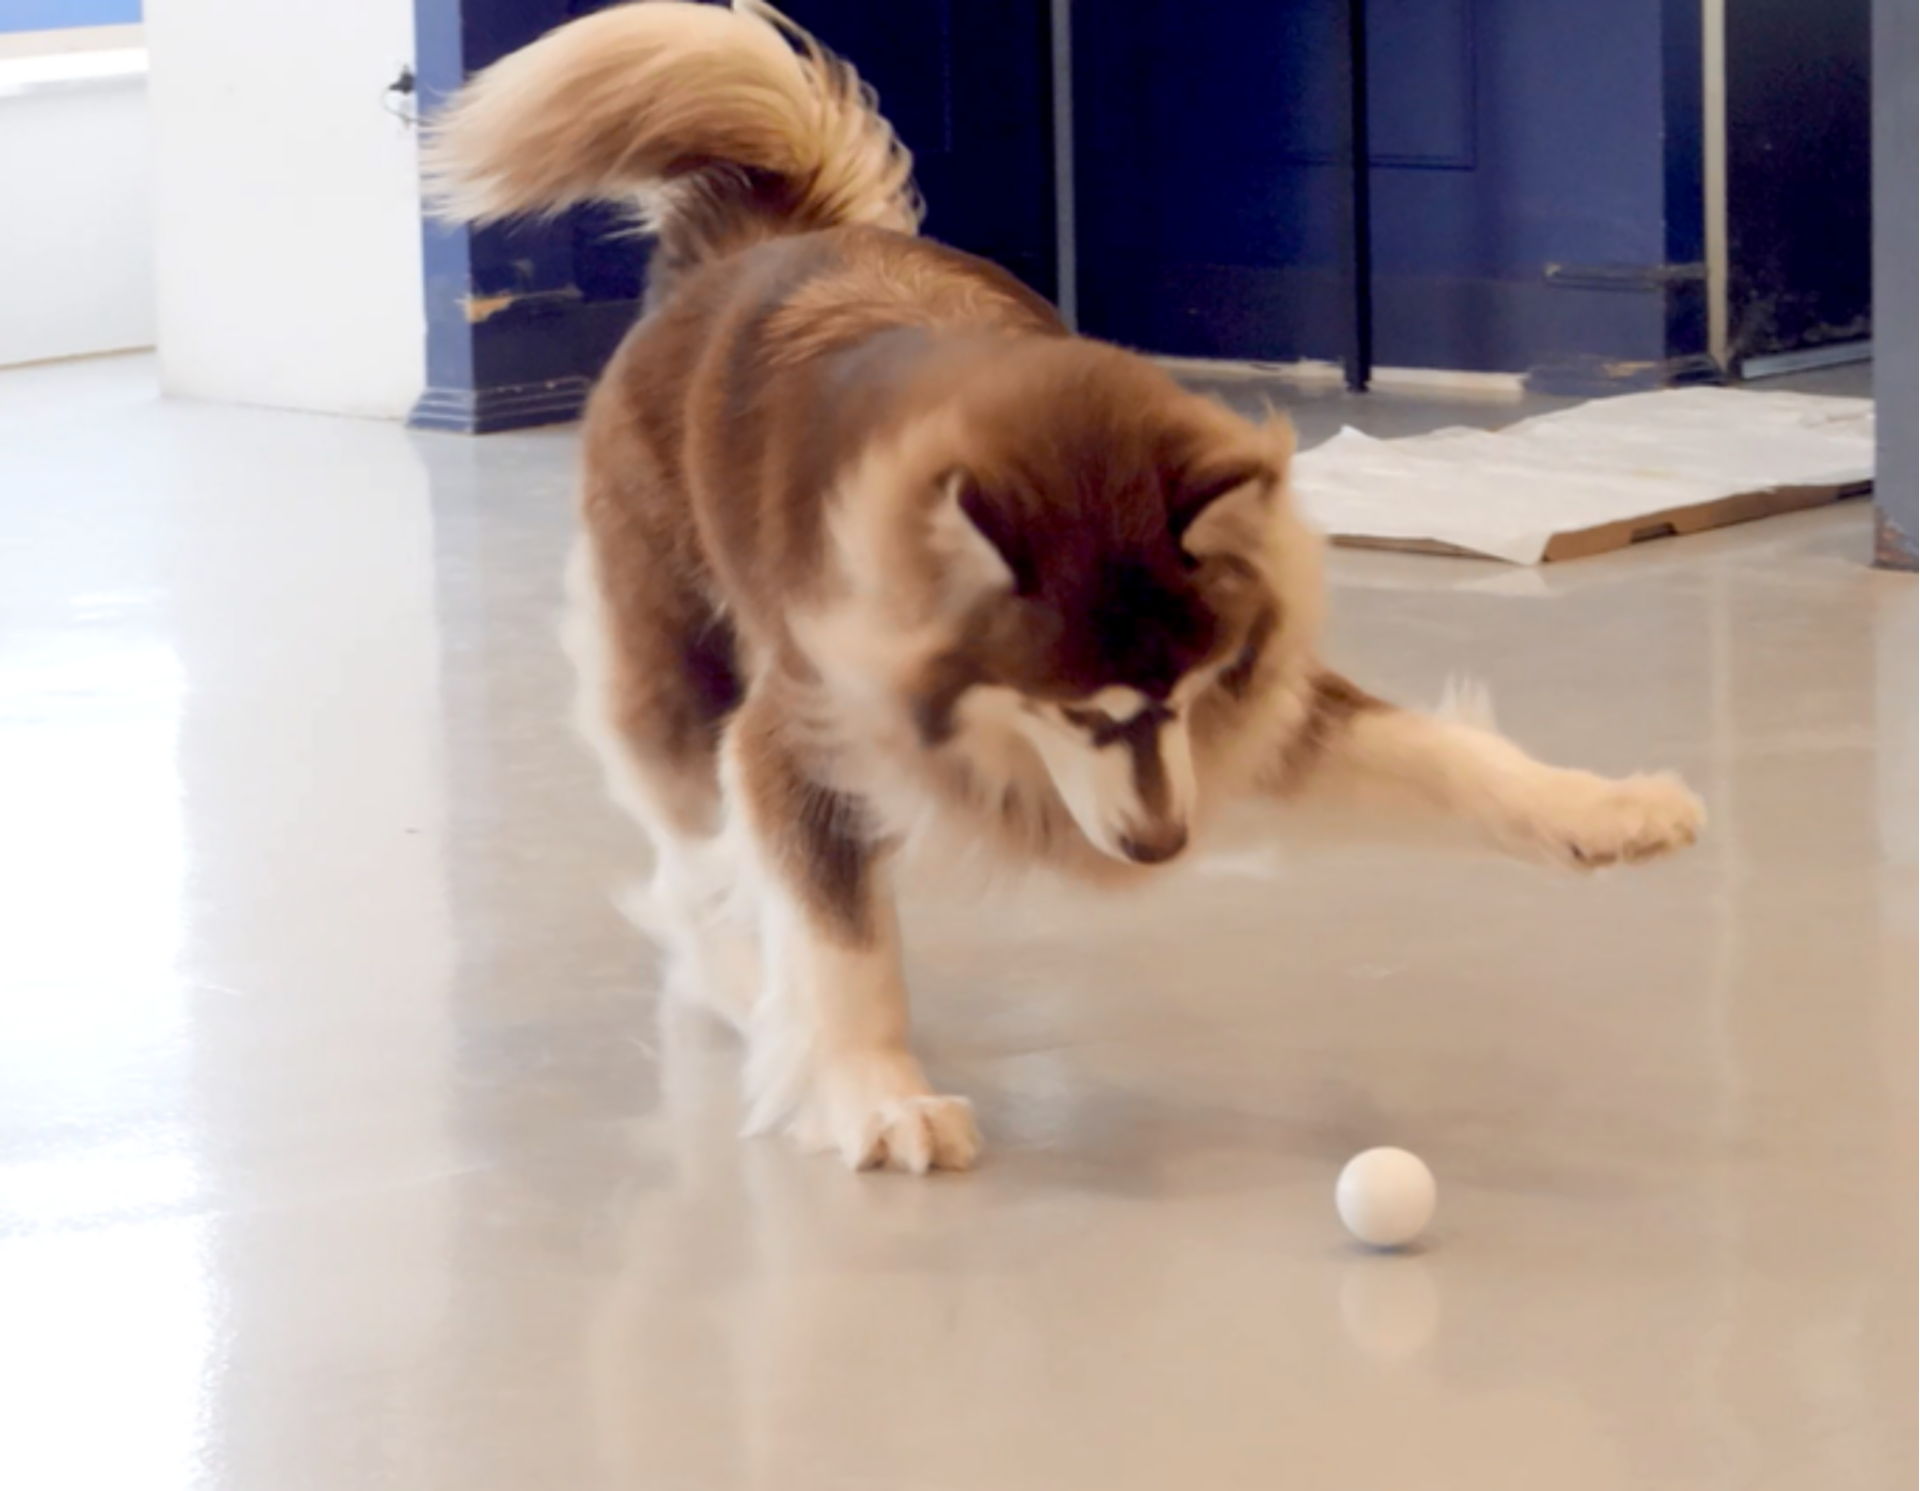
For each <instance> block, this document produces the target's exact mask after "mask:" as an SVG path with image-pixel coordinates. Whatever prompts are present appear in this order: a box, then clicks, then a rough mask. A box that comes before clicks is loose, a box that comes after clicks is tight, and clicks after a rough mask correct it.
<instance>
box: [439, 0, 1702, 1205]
mask: <svg viewBox="0 0 1920 1491" xmlns="http://www.w3.org/2000/svg"><path fill="white" fill-rule="evenodd" d="M909 167H910V162H909V159H908V157H907V154H906V152H905V151H904V150H903V149H902V148H901V146H900V144H899V142H898V141H897V140H896V139H895V138H894V135H893V131H892V130H891V128H890V127H889V126H888V125H887V123H886V121H885V120H884V119H882V118H881V117H880V115H879V114H878V113H877V112H876V110H875V108H874V104H873V99H872V96H871V94H870V93H869V92H868V91H867V90H865V89H864V88H863V87H862V85H861V84H860V82H859V80H858V78H857V77H856V76H855V75H854V73H853V71H852V70H851V69H850V68H849V67H848V66H847V65H846V64H845V63H844V62H842V61H841V60H840V59H838V58H836V57H834V56H832V55H831V54H829V53H827V52H826V51H825V50H824V49H822V48H821V47H820V46H818V45H817V44H816V43H815V42H814V41H813V40H812V39H811V38H809V37H807V36H806V35H804V34H803V33H801V32H800V31H798V30H797V29H796V28H794V27H793V26H791V25H790V24H789V23H787V22H786V21H785V20H784V19H783V18H781V17H779V16H778V15H776V14H775V13H773V12H771V11H769V10H767V9H765V8H764V7H762V6H760V5H758V4H756V3H739V4H737V5H736V8H735V9H732V10H727V9H722V8H718V7H714V6H707V5H695V4H685V3H677V0H648V3H642V4H634V5H627V6H622V7H619V8H616V9H612V10H607V11H602V12H600V13H598V14H595V15H592V16H589V17H587V18H585V19H582V20H578V21H574V22H572V23H571V24H569V25H567V26H564V27H562V28H560V29H559V30H557V31H555V32H553V33H552V34H550V35H548V36H546V37H544V38H543V39H541V40H540V41H537V42H535V43H534V44H533V45H532V46H529V47H527V48H526V49H525V50H523V51H521V52H519V53H516V54H515V55H513V56H511V57H508V58H506V59H505V60H504V61H502V62H500V63H498V64H496V65H495V66H493V67H491V68H489V69H487V70H486V71H485V72H483V73H481V74H480V75H479V76H478V77H476V78H475V79H474V80H473V81H472V82H471V83H469V84H468V85H467V86H466V87H465V88H464V89H463V90H462V91H461V92H460V94H459V95H458V96H457V98H456V99H455V100H454V101H453V102H452V104H451V105H450V107H449V108H448V110H447V111H446V112H445V113H444V114H443V115H442V116H441V118H440V120H439V121H438V124H437V125H436V127H435V129H434V132H433V135H432V138H431V140H430V142H429V146H428V153H427V169H428V176H429V183H430V187H431V190H432V191H433V193H434V194H435V196H436V198H437V201H438V203H439V204H440V208H441V210H442V212H443V214H444V215H446V216H448V217H449V218H453V219H457V220H467V221H484V220H489V219H497V218H504V217H509V216H513V215H516V214H535V213H551V212H554V211H557V210H559V209H562V208H565V207H568V206H571V205H573V204H575V203H579V202H584V201H588V200H612V201H625V202H630V203H634V204H636V205H637V206H638V208H639V210H640V212H641V213H642V215H643V221H644V223H645V224H646V226H647V227H648V228H649V229H650V230H651V231H652V232H653V233H654V234H656V235H657V237H658V248H657V252H656V254H655V257H654V260H653V266H652V278H651V284H650V287H649V296H648V310H647V314H646V316H645V317H644V319H642V320H641V321H640V323H639V324H638V325H637V326H635V327H634V329H633V330H632V332H630V333H629V334H628V336H627V339H626V341H625V343H624V345H623V346H622V347H621V348H620V350H619V352H618V354H617V355H616V356H615V357H614V359H613V362H612V364H611V365H610V366H609V368H608V369H607V372H606V375H605V377H604V379H603V381H602V382H601V384H600V386H599V388H598V390H597V391H596V392H595V394H594V397H593V400H592V404H591V407H590V408H589V410H588V413H587V420H586V430H585V475H584V491H583V494H582V498H581V516H582V519H583V524H584V529H585V536H584V541H583V544H582V548H581V551H580V557H579V560H578V563H577V565H576V573H575V575H574V580H575V599H576V601H577V603H578V605H577V610H578V613H579V614H578V616H577V619H576V622H575V624H574V627H573V631H572V639H571V640H572V648H573V651H574V653H575V656H576V659H577V661H578V662H579V663H580V665H581V668H582V680H583V685H584V687H583V696H584V697H583V704H584V707H583V710H582V718H583V724H584V725H585V727H586V729H587V733H588V735H589V737H590V738H591V739H592V740H593V741H594V742H595V744H596V745H597V747H598V748H599V750H600V753H601V755H602V757H603V759H604V761H605V762H606V764H607V769H608V772H609V776H610V779H611V782H612V785H613V788H614V792H615V795H616V796H617V798H618V799H619V801H620V802H621V803H622V804H623V805H624V806H625V807H626V808H627V809H628V810H630V811H631V812H632V813H633V814H634V816H635V817H636V818H638V819H639V821H640V822H641V823H642V824H643V825H644V826H645V828H646V829H647V830H648V832H649V834H650V835H651V837H652V839H653V842H654V844H655V847H656V850H657V857H658V865H657V870H656V877H655V882H654V893H653V911H652V912H651V913H650V914H651V916H652V921H653V925H654V927H656V928H657V930H658V932H659V935H660V936H661V937H662V939H663V940H664V941H665V942H666V943H667V945H668V946H669V948H670V949H671V950H672V951H673V952H674V953H675V954H677V960H678V962H677V966H678V969H679V975H680V979H679V981H680V982H681V984H682V985H683V986H684V987H690V988H696V987H697V988H698V989H700V990H701V991H702V992H703V993H704V995H705V997H706V998H707V999H708V1000H710V1001H711V1003H712V1004H713V1005H714V1006H715V1007H716V1008H717V1009H719V1010H720V1011H721V1012H722V1013H723V1014H725V1015H727V1016H728V1017H729V1018H731V1019H732V1020H733V1021H734V1022H735V1023H736V1024H737V1025H738V1026H739V1027H740V1028H741V1030H742V1031H743V1032H744V1034H745V1036H746V1038H747V1041H748V1048H749V1056H748V1100H749V1107H750V1119H749V1128H750V1129H754V1130H760V1129H768V1128H780V1129H785V1130H787V1131H788V1132H790V1133H792V1134H794V1135H795V1136H796V1137H797V1138H799V1139H800V1140H801V1141H802V1142H803V1143H805V1144H808V1145H810V1146H830V1147H832V1148H834V1149H837V1150H838V1151H839V1153H840V1154H841V1156H842V1157H843V1158H844V1159H845V1160H846V1161H847V1163H848V1164H850V1165H854V1166H860V1167H865V1166H878V1165H886V1166H893V1167H896V1168H900V1169H906V1170H912V1171H916V1172H918V1171H925V1170H927V1169H929V1168H933V1167H948V1168H965V1167H966V1166H969V1165H971V1164H972V1163H973V1162H974V1159H975V1156H976V1154H977V1153H978V1149H979V1138H978V1134H977V1131H976V1129H975V1126H974V1121H973V1116H972V1110H971V1108H970V1107H969V1105H968V1104H967V1102H966V1100H965V1099H964V1098H957V1097H944V1096H938V1095H936V1094H935V1093H934V1092H933V1091H932V1089H931V1088H930V1087H929V1085H928V1083H927V1080H926V1077H925V1075H924V1073H923V1072H922V1070H921V1067H920V1064H919V1062H918V1061H917V1060H916V1059H915V1058H914V1055H913V1053H912V1051H911V1050H910V1049H909V1046H908V1040H907V998H906V989H905V987H904V984H903V982H902V978H901V965H900V950H899V938H898V929H897V922H896V918H895V913H894V908H893V901H892V889H891V882H892V878H893V874H894V869H895V864H896V862H897V860H898V859H899V857H900V854H901V852H902V851H903V850H909V849H916V848H917V849H928V848H931V849H932V850H933V851H934V852H935V853H936V854H939V855H941V856H942V857H943V860H944V861H945V862H955V863H957V862H959V861H962V860H972V861H976V862H978V861H985V862H987V863H989V864H1011V865H1036V864H1040V865H1050V866H1053V867H1056V868H1058V869H1061V870H1064V871H1067V872H1069V873H1072V874H1076V875H1081V876H1089V877H1095V878H1106V879H1127V878H1130V877H1137V876H1141V875H1144V874H1146V873H1147V872H1148V867H1150V866H1154V865H1159V864H1162V863H1164V862H1166V861H1169V860H1172V859H1174V858H1175V857H1176V856H1178V855H1180V854H1181V852H1182V851H1183V850H1184V849H1185V848H1186V846H1187V845H1188V844H1189V843H1190V842H1191V841H1192V840H1193V839H1194V838H1195V837H1196V836H1197V835H1198V834H1199V833H1200V832H1201V831H1202V830H1203V829H1205V828H1206V826H1207V825H1208V823H1209V822H1210V821H1212V820H1214V819H1217V818H1218V817H1219V816H1220V814H1221V812H1222V810H1223V808H1225V807H1226V806H1227V805H1228V804H1230V803H1231V802H1233V800H1234V799H1235V798H1236V797H1239V796H1242V795H1245V794H1261V795H1264V796H1266V797H1267V798H1269V799H1272V800H1276V801H1281V802H1286V803H1293V804H1297V805H1302V806H1309V807H1314V806H1317V807H1323V808H1324V807H1338V808H1346V809H1361V810H1364V811H1366V812H1367V813H1369V814H1370V815H1371V816H1372V817H1373V818H1374V819H1375V820H1376V821H1378V820H1379V819H1381V818H1382V817H1384V818H1385V819H1387V820H1389V821H1390V822H1391V823H1393V824H1396V825H1402V826H1408V827H1413V826H1417V825H1418V824H1419V823H1420V821H1421V820H1425V822H1426V824H1427V826H1429V827H1434V826H1438V827H1451V828H1454V829H1457V830H1462V831H1464V835H1465V836H1467V837H1471V838H1474V839H1477V840H1479V841H1480V842H1481V843H1483V844H1485V845H1488V846H1492V847H1495V848H1497V849H1499V850H1501V851H1504V852H1506V853H1508V854H1511V855H1515V856H1519V857H1522V858H1529V859H1534V860H1541V861H1545V862H1548V863H1552V864H1561V865H1567V866H1572V867H1576V868H1591V867H1594V866H1600V865H1608V864H1614V863H1618V862H1636V861H1641V860H1646V859H1651V858H1653V857H1655V856H1657V855H1660V854H1663V853H1666V852H1667V851H1669V850H1673V849H1677V848H1680V847H1681V846H1683V845H1686V844H1689V843H1691V842H1692V841H1693V839H1694V836H1695V834H1696V833H1697V832H1698V830H1699V828H1700V826H1701V823H1702V821H1703V815H1702V811H1701V807H1700V804H1699V802H1698V801H1697V800H1696V799H1695V798H1694V797H1693V796H1692V795H1691V794H1690V793H1689V792H1688V791H1687V790H1686V788H1685V787H1684V786H1682V785H1681V783H1680V782H1679V781H1677V780H1676V779H1674V778H1672V777H1670V776H1636V777H1630V778H1627V779H1625V780H1618V781H1613V780H1607V779H1604V778H1601V777H1597V776H1594V775H1591V774H1589V773H1586V772H1581V771H1569V770H1560V769H1556V768H1553V767H1549V766H1545V765H1542V764H1540V763H1539V762H1536V761H1534V760H1533V759H1531V758H1530V757H1528V756H1527V755H1526V754H1525V753H1524V752H1522V751H1521V750H1520V749H1519V748H1517V747H1516V746H1514V745H1512V744H1510V743H1509V742H1508V741H1506V740H1505V739H1503V738H1501V737H1500V736H1499V735H1497V734H1495V733H1493V731H1492V729H1491V728H1490V726H1489V724H1488V723H1487V722H1486V721H1484V720H1480V721H1475V720H1470V719H1466V718H1461V717H1459V716H1458V715H1457V714H1454V715H1449V714H1447V713H1444V712H1443V713H1442V714H1439V715H1426V714H1418V713H1413V712H1409V711H1405V710H1401V709H1397V708H1393V707H1391V706H1389V705H1387V704H1385V703H1382V702H1381V701H1380V700H1378V699H1375V698H1373V697H1371V696H1370V695H1368V694H1366V693H1364V692H1363V691H1361V690H1360V689H1358V688H1356V687H1354V686H1353V685H1352V684H1350V683H1347V682H1346V681H1345V680H1343V679H1341V678H1339V677H1337V676H1335V675H1334V674H1332V673H1330V672H1328V671H1327V670H1326V669H1324V668H1323V667H1321V666H1320V664H1319V663H1318V662H1317V660H1316V644H1317V638H1318V634H1319V631H1320V620H1321V609H1322V587H1321V576H1320V542H1319V540H1318V538H1317V537H1316V536H1315V535H1314V534H1313V533H1312V532H1311V531H1310V530H1309V529H1308V528H1307V527H1306V526H1305V525H1304V524H1303V523H1302V522H1301V520H1300V518H1299V517H1298V516H1297V515H1296V513H1295V512H1294V510H1293V508H1292V506H1291V505H1290V503H1289V500H1288V495H1287V465H1288V460H1289V457H1290V456H1291V454H1292V449H1293V441H1292V435H1291V432H1290V430H1289V428H1288V426H1287V425H1286V424H1285V423H1284V421H1282V420H1279V419H1277V418H1275V419H1270V420H1268V421H1267V422H1266V423H1263V424H1256V423H1250V422H1248V421H1246V420H1244V419H1241V418H1239V417H1237V416H1236V415H1234V414H1232V413H1230V412H1228V411H1227V410H1225V409H1223V408H1221V407H1219V406H1217V405H1215V404H1213V403H1211V402H1209V401H1207V400H1205V399H1203V398H1200V397H1197V396H1195V395H1193V394H1190V393H1188V392H1186V391H1184V390H1183V389H1181V388H1180V387H1179V386H1178V385H1177V384H1175V383H1174V382H1173V381H1172V379H1170V378H1169V377H1167V376H1166V375H1165V374H1164V373H1163V372H1161V371H1160V370H1159V369H1157V368H1156V367H1154V365H1153V364H1151V363H1149V362H1147V361H1146V360H1144V359H1142V358H1140V357H1136V356H1133V355H1131V354H1129V353H1126V352H1122V351H1120V350H1118V349H1116V348H1114V347H1110V346H1105V345H1102V344H1101V343H1098V342H1094V341H1089V340H1085V339H1083V338H1079V337H1074V336H1070V335H1068V334H1067V332H1066V330H1065V328H1064V327H1063V326H1062V325H1061V323H1060V320H1059V318H1058V317H1057V316H1056V315H1055V313H1054V311H1053V310H1052V309H1051V308H1050V307H1049V306H1048V305H1047V304H1045V303H1044V302H1043V301H1042V300H1040V299H1039V298H1037V297H1036V296H1034V295H1033V294H1031V293H1030V292H1029V291H1027V290H1026V289H1025V288H1023V287H1022V286H1021V285H1020V284H1018V283H1017V282H1016V281H1014V280H1013V279H1012V278H1011V277H1009V276H1008V275H1006V274H1005V273H1003V272H1002V271H1000V270H998V269H996V268H994V267H993V266H992V265H990V264H986V263H983V262H981V261H979V260H977V259H973V258H970V257H968V256H967V255H964V254H960V253H956V252H954V251H953V250H951V249H946V248H942V247H940V246H938V245H936V244H932V243H929V242H927V241H925V240H924V239H921V238H919V237H917V236H916V230H917V227H918V224H919V220H920V203H919V199H918V197H917V196H916V195H915V193H914V191H913V188H912V186H911V185H910V180H909Z"/></svg>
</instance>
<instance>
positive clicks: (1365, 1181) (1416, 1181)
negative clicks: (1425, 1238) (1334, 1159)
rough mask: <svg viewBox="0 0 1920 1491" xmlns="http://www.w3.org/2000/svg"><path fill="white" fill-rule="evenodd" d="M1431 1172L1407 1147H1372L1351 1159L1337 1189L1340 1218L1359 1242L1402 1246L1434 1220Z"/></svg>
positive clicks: (1341, 1174)
mask: <svg viewBox="0 0 1920 1491" xmlns="http://www.w3.org/2000/svg"><path fill="white" fill-rule="evenodd" d="M1433 1202H1434V1185H1433V1172H1432V1171H1431V1170H1429V1169H1428V1168H1427V1167H1426V1164H1425V1162H1424V1161H1422V1160H1421V1158H1420V1157H1419V1156H1418V1155H1414V1154H1408V1153H1407V1152H1406V1151H1405V1150H1404V1149H1369V1150H1367V1151H1366V1152H1365V1153H1363V1154H1357V1155H1355V1156H1354V1157H1353V1158H1352V1159H1350V1160H1348V1161H1347V1168H1346V1169H1344V1170H1342V1171H1341V1172H1340V1183H1339V1184H1338V1185H1337V1186H1336V1187H1335V1188H1334V1192H1333V1204H1334V1206H1335V1207H1337V1208H1338V1209H1339V1212H1340V1220H1341V1221H1343V1222H1345V1223H1346V1224H1347V1231H1349V1232H1351V1233H1352V1234H1353V1235H1354V1236H1355V1237H1357V1238H1359V1239H1360V1241H1361V1242H1363V1243H1367V1244H1369V1245H1370V1246H1372V1247H1376V1248H1399V1247H1404V1246H1406V1244H1408V1243H1410V1242H1412V1241H1413V1240H1414V1239H1415V1238H1416V1237H1418V1236H1419V1235H1420V1233H1421V1231H1422V1230H1423V1229H1424V1228H1425V1227H1426V1225H1427V1223H1429V1222H1431V1221H1432V1220H1433Z"/></svg>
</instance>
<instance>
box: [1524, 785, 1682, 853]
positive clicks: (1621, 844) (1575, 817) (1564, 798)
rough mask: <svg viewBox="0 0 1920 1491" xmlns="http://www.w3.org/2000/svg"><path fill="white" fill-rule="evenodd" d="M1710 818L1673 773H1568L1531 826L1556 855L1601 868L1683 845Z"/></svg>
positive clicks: (1542, 846) (1541, 845)
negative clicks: (1617, 775)
mask: <svg viewBox="0 0 1920 1491" xmlns="http://www.w3.org/2000/svg"><path fill="white" fill-rule="evenodd" d="M1706 821H1707V811H1706V808H1705V807H1704V806H1702V805H1701V802H1700V799H1699V798H1697V797H1695V796H1694V795H1693V793H1692V792H1690V791H1688V790H1687V785H1686V783H1684V782H1682V781H1681V780H1680V778H1678V777H1677V776H1674V775H1672V774H1671V773H1667V772H1662V773H1659V774H1657V775H1647V776H1632V777H1623V778H1620V779H1618V780H1611V779H1609V778H1606V777H1597V776H1592V775H1590V774H1589V773H1586V772H1565V773H1562V774H1560V776H1559V779H1558V780H1557V781H1556V782H1555V784H1554V788H1553V790H1552V792H1551V793H1550V794H1548V798H1547V801H1546V802H1544V803H1543V804H1542V805H1541V807H1540V809H1539V810H1537V811H1536V814H1535V818H1534V822H1533V824H1532V828H1533V831H1534V833H1535V834H1536V835H1537V842H1538V843H1539V845H1540V847H1541V848H1542V849H1543V850H1544V851H1545V852H1546V853H1547V854H1548V855H1549V856H1550V857H1551V858H1553V859H1555V860H1557V861H1559V862H1560V863H1562V864H1566V865H1568V866H1571V867H1572V868H1574V869H1580V870H1598V869H1604V868H1605V867H1607V866H1608V865H1618V864H1628V865H1637V864H1643V863H1645V862H1646V861H1647V860H1650V859H1658V858H1660V857H1661V856H1662V855H1665V854H1671V853H1673V852H1674V851H1675V850H1679V849H1684V848H1686V847H1687V846H1688V845H1689V844H1691V843H1693V842H1694V840H1695V839H1697V838H1699V836H1700V831H1701V829H1702V828H1704V827H1705V826H1706Z"/></svg>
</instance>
